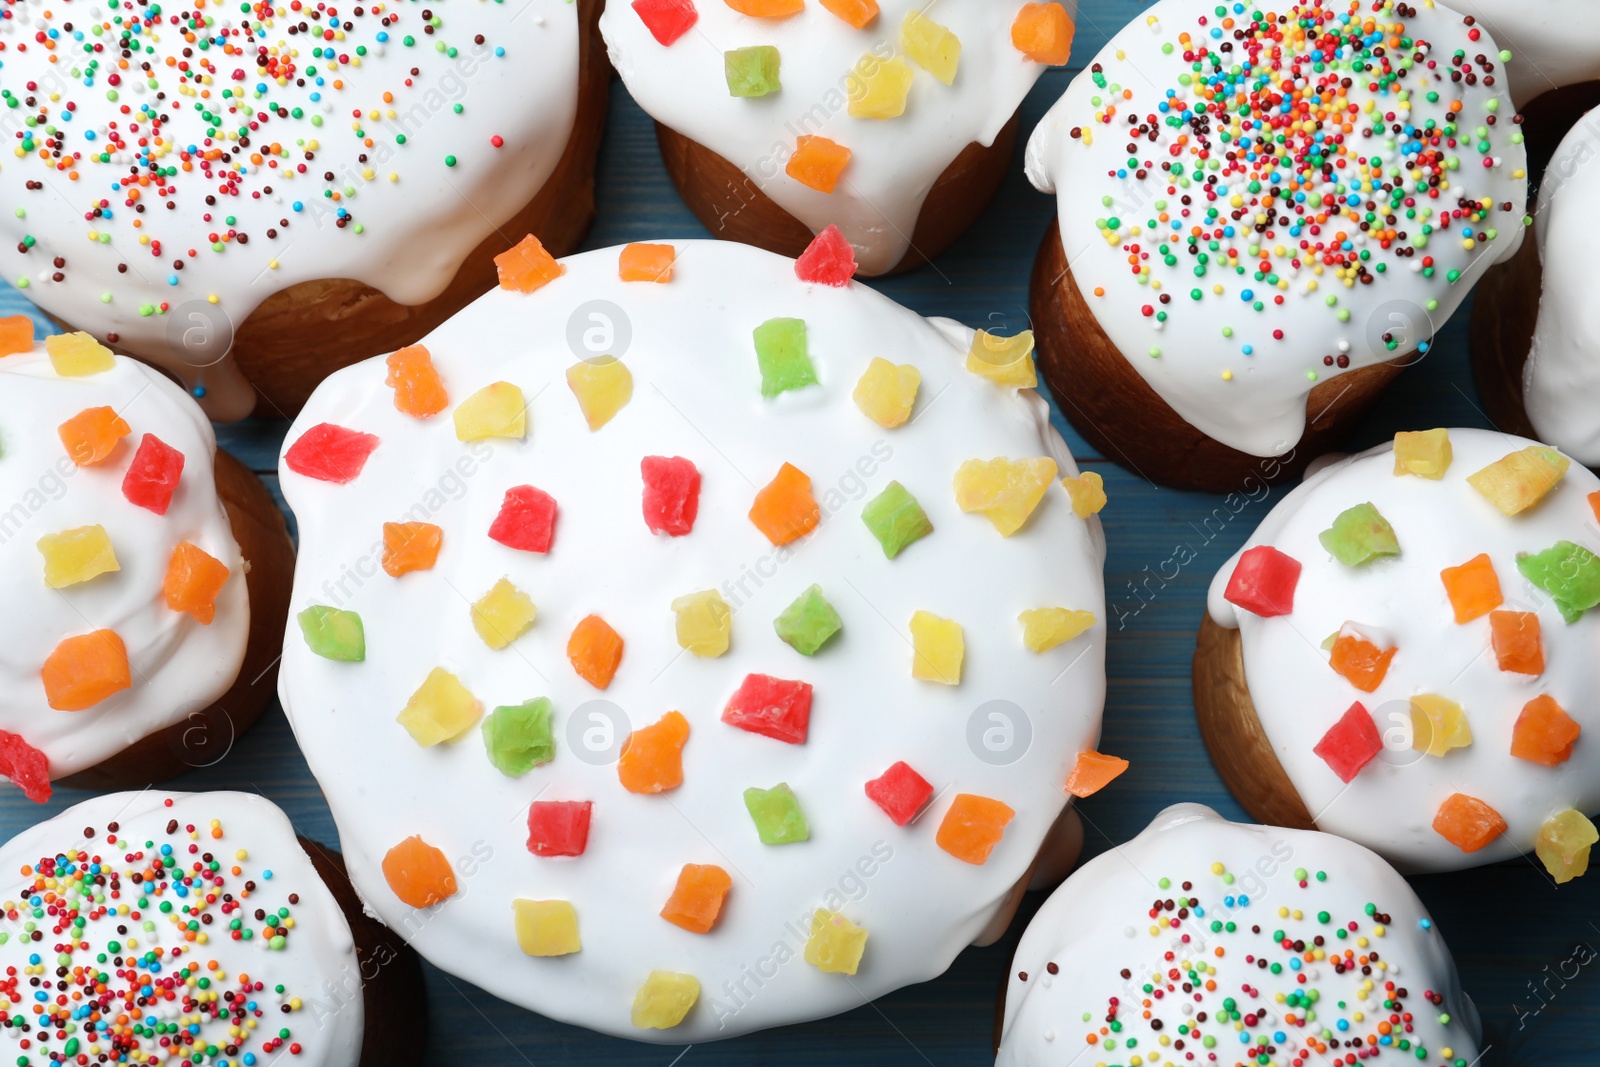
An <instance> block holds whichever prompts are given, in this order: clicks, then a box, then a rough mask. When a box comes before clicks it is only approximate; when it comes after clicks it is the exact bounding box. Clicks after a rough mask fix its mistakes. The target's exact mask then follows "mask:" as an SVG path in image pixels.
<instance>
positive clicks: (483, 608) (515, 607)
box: [472, 578, 538, 651]
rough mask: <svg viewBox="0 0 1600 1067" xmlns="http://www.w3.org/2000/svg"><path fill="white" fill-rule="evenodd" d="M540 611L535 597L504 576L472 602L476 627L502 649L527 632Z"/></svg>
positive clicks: (489, 644) (487, 642)
mask: <svg viewBox="0 0 1600 1067" xmlns="http://www.w3.org/2000/svg"><path fill="white" fill-rule="evenodd" d="M537 614H538V609H537V608H536V607H535V606H534V603H533V598H532V597H530V596H529V595H528V594H527V593H524V592H523V591H522V590H520V589H518V588H517V587H516V586H515V585H512V584H511V579H510V578H501V579H500V580H499V581H498V582H495V583H494V585H492V586H491V587H490V588H489V591H488V592H487V593H485V594H483V596H481V597H479V598H478V600H477V602H476V603H474V604H473V605H472V628H473V629H474V630H476V631H478V636H479V637H480V638H482V639H483V643H484V644H486V645H488V646H489V647H490V648H492V649H495V650H496V651H498V650H500V649H502V648H505V647H507V646H508V645H510V644H511V642H513V641H515V640H516V639H517V638H519V637H521V636H522V635H523V634H525V633H527V632H528V628H529V627H530V626H532V625H533V620H534V617H535V616H536V615H537Z"/></svg>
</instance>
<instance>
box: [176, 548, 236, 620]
mask: <svg viewBox="0 0 1600 1067" xmlns="http://www.w3.org/2000/svg"><path fill="white" fill-rule="evenodd" d="M227 581H228V565H227V564H225V563H223V562H222V561H221V560H220V559H218V558H217V557H215V556H213V555H212V554H211V553H209V552H207V551H206V550H205V549H203V548H201V547H200V546H199V545H196V544H192V543H190V542H188V541H179V542H178V547H177V548H175V549H173V550H172V559H171V561H170V562H168V563H167V577H166V579H165V580H164V581H163V582H162V583H161V592H162V593H163V594H164V595H165V596H166V598H167V607H169V608H171V609H172V610H173V611H187V612H188V613H189V614H190V615H193V616H194V617H195V619H196V621H198V622H199V623H201V624H202V625H204V626H210V625H211V620H212V619H214V618H216V617H217V594H218V593H220V592H222V587H223V585H225V584H226V583H227Z"/></svg>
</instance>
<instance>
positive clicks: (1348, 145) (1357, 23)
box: [1070, 0, 1527, 381]
mask: <svg viewBox="0 0 1600 1067" xmlns="http://www.w3.org/2000/svg"><path fill="white" fill-rule="evenodd" d="M1430 6H1431V5H1430ZM1202 10H1204V9H1202ZM1161 13H1162V14H1169V13H1171V9H1170V5H1168V7H1167V8H1163V9H1161ZM1417 17H1418V12H1417V8H1416V7H1415V6H1411V5H1407V4H1404V3H1397V2H1394V0H1304V2H1300V3H1294V4H1290V5H1287V6H1286V7H1285V8H1283V9H1281V11H1278V12H1274V11H1271V10H1267V9H1266V8H1265V5H1249V4H1244V3H1233V4H1219V5H1217V6H1216V7H1215V8H1213V9H1211V10H1210V11H1209V13H1203V14H1199V15H1197V16H1195V17H1194V20H1193V24H1192V25H1189V26H1187V28H1184V29H1180V30H1179V31H1178V32H1177V33H1176V34H1173V33H1171V32H1170V31H1168V30H1167V28H1166V27H1164V26H1163V25H1162V24H1161V21H1160V19H1159V18H1158V16H1157V15H1156V14H1151V15H1149V16H1147V17H1146V19H1145V24H1146V26H1147V27H1148V28H1149V30H1150V32H1151V33H1152V35H1153V36H1154V37H1155V38H1157V39H1159V41H1160V46H1159V47H1160V50H1161V52H1162V54H1163V55H1165V56H1168V57H1172V56H1178V57H1181V59H1182V61H1183V63H1184V64H1185V65H1186V68H1187V69H1184V70H1183V71H1182V73H1180V74H1178V76H1177V78H1176V84H1171V85H1168V86H1166V87H1165V88H1164V89H1162V90H1160V91H1159V93H1158V94H1157V96H1156V98H1154V99H1140V98H1139V97H1138V93H1136V90H1135V88H1134V87H1133V85H1136V84H1142V82H1139V81H1137V80H1134V81H1133V83H1132V84H1130V85H1121V84H1117V83H1116V82H1114V81H1113V80H1112V78H1111V77H1110V76H1108V74H1107V71H1106V70H1105V67H1104V65H1103V64H1101V63H1095V64H1094V65H1093V66H1092V67H1091V68H1090V71H1089V73H1088V76H1089V77H1091V78H1092V79H1093V82H1094V85H1095V86H1096V87H1097V89H1098V90H1099V92H1098V93H1096V94H1095V95H1093V96H1092V98H1091V103H1092V106H1093V108H1094V115H1093V121H1091V122H1086V123H1084V124H1083V125H1081V126H1076V127H1073V128H1072V129H1071V131H1070V136H1071V137H1072V138H1073V139H1074V140H1075V141H1077V142H1078V143H1080V144H1083V145H1085V146H1088V145H1092V144H1094V143H1095V142H1096V141H1097V140H1110V141H1111V142H1113V143H1115V144H1117V145H1121V146H1124V150H1125V153H1126V155H1125V158H1124V159H1123V160H1122V161H1121V162H1120V163H1119V164H1118V165H1116V166H1114V167H1112V168H1110V169H1109V170H1108V171H1107V172H1106V179H1107V180H1108V183H1110V184H1111V185H1113V186H1114V187H1115V188H1119V189H1124V190H1126V189H1128V188H1129V187H1131V186H1132V185H1133V184H1134V183H1139V184H1140V185H1142V186H1143V187H1144V188H1145V189H1148V190H1149V192H1150V193H1152V194H1154V196H1155V199H1154V201H1153V202H1152V203H1150V205H1149V210H1148V214H1143V213H1141V214H1139V215H1137V216H1135V217H1131V218H1129V217H1122V216H1121V215H1119V214H1118V212H1119V211H1126V212H1128V213H1133V212H1139V211H1140V207H1141V206H1142V203H1143V201H1142V200H1140V199H1138V198H1136V199H1135V201H1134V202H1133V203H1131V204H1130V203H1125V201H1126V200H1127V198H1128V194H1127V193H1126V192H1124V193H1123V194H1121V195H1122V198H1123V199H1121V200H1119V199H1118V197H1116V196H1112V195H1106V196H1104V197H1102V199H1101V203H1100V204H1099V205H1097V208H1098V209H1099V210H1102V211H1104V210H1106V209H1110V213H1108V214H1104V215H1101V216H1100V217H1099V218H1097V219H1096V221H1095V226H1096V228H1097V229H1098V231H1099V232H1100V235H1101V236H1102V237H1103V239H1104V240H1105V242H1106V243H1107V244H1108V245H1110V246H1111V247H1113V248H1116V249H1119V250H1120V251H1121V252H1122V253H1124V254H1125V255H1126V262H1127V265H1128V270H1129V272H1130V273H1131V275H1132V276H1133V277H1134V278H1135V279H1136V281H1137V284H1138V285H1139V286H1140V287H1142V289H1143V290H1144V291H1145V295H1144V296H1143V299H1141V300H1139V303H1138V304H1137V305H1130V306H1128V307H1125V308H1124V307H1118V308H1116V309H1113V310H1108V311H1106V312H1103V313H1102V314H1103V315H1125V316H1127V317H1128V318H1129V319H1133V320H1137V319H1139V318H1142V319H1144V320H1146V321H1147V322H1148V324H1149V326H1150V330H1151V334H1152V337H1151V343H1150V346H1149V349H1148V355H1149V356H1151V357H1155V358H1160V357H1161V355H1162V346H1161V341H1160V338H1161V337H1162V335H1163V334H1164V333H1165V330H1166V324H1167V322H1168V320H1169V316H1172V315H1176V316H1178V319H1179V321H1180V322H1181V320H1182V315H1183V309H1184V307H1185V306H1196V307H1199V306H1203V305H1204V306H1210V305H1220V307H1221V311H1220V312H1215V311H1214V312H1212V317H1216V316H1217V315H1219V314H1220V316H1221V318H1222V320H1223V322H1224V325H1223V326H1222V327H1221V339H1222V342H1223V343H1222V344H1221V346H1220V349H1219V350H1220V351H1223V352H1228V353H1231V354H1232V355H1233V356H1238V357H1245V358H1249V357H1254V356H1259V355H1264V354H1271V353H1278V352H1288V353H1292V356H1293V358H1295V359H1303V360H1305V361H1306V363H1305V375H1306V378H1307V379H1308V380H1311V381H1316V380H1317V379H1318V377H1319V376H1320V375H1321V374H1323V373H1325V372H1326V370H1327V369H1328V368H1338V369H1343V368H1345V367H1348V366H1350V363H1351V359H1352V346H1351V343H1350V342H1349V341H1348V340H1342V341H1340V342H1339V343H1338V345H1337V346H1336V350H1333V351H1311V350H1309V349H1311V348H1316V347H1320V345H1321V344H1322V343H1323V342H1321V341H1320V340H1318V339H1317V337H1315V336H1295V326H1296V324H1297V323H1296V320H1295V319H1294V318H1289V317H1286V315H1284V314H1281V313H1278V309H1281V308H1284V307H1285V306H1288V307H1291V308H1293V307H1301V306H1304V307H1308V308H1309V307H1315V306H1316V305H1318V304H1320V305H1321V306H1322V308H1323V309H1324V313H1325V314H1327V315H1329V316H1331V317H1332V319H1333V320H1334V321H1335V322H1337V323H1338V324H1339V325H1340V326H1344V325H1346V324H1349V323H1350V321H1351V317H1352V308H1351V304H1352V300H1351V296H1352V295H1353V294H1349V293H1346V292H1345V291H1346V290H1355V289H1358V288H1365V287H1368V286H1374V285H1377V286H1379V287H1380V288H1381V287H1382V284H1383V282H1384V280H1385V278H1386V277H1387V276H1390V275H1393V274H1395V273H1397V272H1403V273H1404V274H1408V275H1411V276H1413V278H1414V279H1416V280H1415V281H1414V282H1412V283H1411V285H1412V286H1413V288H1411V289H1409V290H1408V292H1409V293H1410V294H1412V296H1414V297H1415V302H1416V303H1417V304H1418V305H1419V308H1418V310H1419V311H1422V312H1426V313H1428V314H1431V313H1433V312H1435V311H1437V310H1438V309H1439V307H1440V306H1441V300H1440V297H1441V295H1442V294H1444V293H1445V291H1446V290H1447V289H1448V288H1449V287H1451V286H1454V285H1456V284H1458V283H1459V282H1460V281H1461V279H1462V278H1463V276H1464V275H1466V274H1468V273H1469V272H1471V271H1472V270H1473V265H1474V264H1475V263H1476V262H1477V261H1478V260H1479V259H1481V257H1482V256H1484V255H1485V254H1490V255H1491V256H1492V253H1491V252H1490V247H1491V246H1492V245H1493V243H1494V242H1495V241H1496V240H1498V239H1499V237H1500V233H1499V231H1498V230H1497V229H1496V224H1497V217H1498V220H1499V224H1500V225H1506V224H1508V223H1509V224H1511V225H1516V226H1521V225H1524V224H1526V221H1527V220H1526V218H1525V217H1524V216H1523V215H1522V211H1523V207H1522V206H1521V205H1522V202H1523V198H1524V196H1525V183H1526V171H1525V167H1524V163H1523V158H1524V154H1523V151H1522V149H1521V147H1520V146H1521V145H1522V141H1523V136H1522V133H1521V130H1520V123H1521V116H1520V115H1513V114H1508V113H1505V112H1509V110H1510V108H1509V107H1507V108H1506V109H1505V112H1502V97H1504V94H1503V93H1502V92H1500V91H1498V90H1496V88H1495V87H1496V84H1497V78H1498V75H1497V70H1498V68H1499V66H1500V65H1502V64H1504V63H1506V62H1508V61H1509V60H1510V58H1511V57H1510V54H1509V53H1506V52H1500V53H1498V54H1495V55H1488V54H1485V53H1481V52H1476V53H1475V52H1472V51H1471V50H1470V48H1458V49H1454V50H1451V51H1447V50H1446V49H1444V48H1442V47H1440V46H1439V45H1438V44H1437V43H1436V42H1431V41H1428V40H1425V39H1423V38H1421V37H1419V36H1417V33H1416V28H1415V26H1414V23H1415V20H1416V19H1417ZM1441 17H1442V16H1441ZM1464 21H1465V23H1466V27H1465V28H1464V29H1463V30H1462V31H1460V36H1461V38H1462V39H1463V40H1464V41H1465V42H1466V43H1468V44H1471V43H1474V42H1477V41H1478V40H1479V39H1480V38H1481V36H1482V35H1481V33H1480V31H1479V30H1478V29H1477V28H1476V26H1474V25H1473V19H1472V18H1470V17H1468V18H1466V19H1465V20H1464ZM1115 55H1116V59H1117V60H1119V61H1129V62H1130V65H1133V64H1136V63H1137V60H1131V61H1130V60H1129V59H1128V56H1127V54H1126V53H1125V52H1123V51H1120V50H1119V51H1118V52H1116V54H1115ZM1480 86H1481V88H1477V87H1480ZM1141 91H1142V90H1141ZM1508 146H1516V147H1514V148H1508ZM1085 281H1086V284H1093V282H1092V280H1090V279H1086V280H1085ZM1093 293H1094V295H1095V297H1096V298H1104V297H1105V296H1106V294H1107V286H1106V285H1105V284H1099V285H1094V287H1093ZM1364 299H1368V300H1370V299H1371V298H1370V297H1367V298H1364ZM1360 325H1361V324H1360V323H1357V326H1358V327H1359V326H1360ZM1381 344H1382V349H1383V350H1382V351H1374V352H1372V353H1370V355H1372V356H1376V357H1382V358H1388V356H1386V355H1385V353H1388V354H1391V355H1393V356H1400V355H1405V354H1406V352H1405V351H1404V350H1402V346H1411V345H1413V344H1414V345H1416V347H1417V350H1418V351H1421V352H1425V351H1426V350H1427V345H1428V341H1427V339H1426V338H1423V339H1422V340H1421V341H1420V342H1419V341H1418V340H1417V339H1416V338H1414V337H1408V336H1406V335H1405V333H1404V332H1403V331H1388V332H1385V333H1384V334H1383V336H1382V342H1381ZM1285 346H1291V347H1287V348H1286V347H1285ZM1361 355H1362V353H1361V352H1356V353H1355V358H1360V357H1361ZM1234 376H1235V375H1234V369H1233V367H1231V366H1228V367H1224V368H1223V369H1222V371H1221V377H1222V378H1223V379H1224V380H1227V381H1232V380H1234Z"/></svg>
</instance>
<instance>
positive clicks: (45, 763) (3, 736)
mask: <svg viewBox="0 0 1600 1067" xmlns="http://www.w3.org/2000/svg"><path fill="white" fill-rule="evenodd" d="M0 774H3V775H5V776H6V777H7V778H9V779H11V780H12V781H13V782H15V783H16V784H17V787H18V788H20V789H21V790H22V795H23V796H25V797H27V798H28V799H29V800H31V801H33V802H34V803H35V804H43V803H44V802H45V801H47V800H49V799H50V760H49V758H48V757H47V756H46V755H45V754H44V753H43V752H40V751H39V750H38V749H36V748H34V747H33V746H32V745H30V744H28V742H26V741H24V740H23V739H22V737H21V736H20V735H18V734H13V733H7V732H6V731H5V730H0Z"/></svg>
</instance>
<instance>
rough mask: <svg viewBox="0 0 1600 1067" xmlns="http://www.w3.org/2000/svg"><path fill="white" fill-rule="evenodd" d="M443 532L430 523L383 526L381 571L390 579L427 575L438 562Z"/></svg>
mask: <svg viewBox="0 0 1600 1067" xmlns="http://www.w3.org/2000/svg"><path fill="white" fill-rule="evenodd" d="M443 541H444V531H443V530H441V529H439V527H437V526H435V525H434V524H433V523H431V522H386V523H384V524H383V570H384V573H385V574H387V575H389V577H391V578H398V577H400V576H401V575H402V574H410V573H411V572H412V571H431V570H433V565H434V563H435V562H437V561H438V559H439V545H440V544H441V543H442V542H443Z"/></svg>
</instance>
